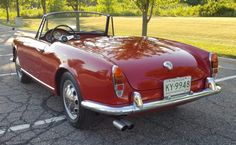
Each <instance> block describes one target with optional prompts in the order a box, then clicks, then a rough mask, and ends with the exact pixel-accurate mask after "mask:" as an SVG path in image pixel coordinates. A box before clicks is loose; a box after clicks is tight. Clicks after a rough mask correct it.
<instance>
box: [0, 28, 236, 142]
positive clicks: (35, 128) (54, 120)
mask: <svg viewBox="0 0 236 145" xmlns="http://www.w3.org/2000/svg"><path fill="white" fill-rule="evenodd" d="M20 34H21V35H22V34H23V32H21V31H17V30H16V31H12V30H11V28H9V27H5V26H0V145H14V144H17V145H21V144H22V145H25V144H29V145H51V144H52V145H75V144H81V145H95V144H96V145H99V144H101V145H106V144H108V145H110V144H113V145H115V144H125V145H139V144H140V145H144V144H150V145H151V144H162V145H171V144H173V145H176V144H181V145H184V144H187V145H192V144H193V145H206V144H209V145H230V144H232V145H233V144H236V107H235V106H236V88H235V87H236V60H231V59H225V58H221V59H220V73H219V75H218V83H219V84H220V85H221V86H222V87H223V91H222V92H221V93H220V94H217V95H214V96H210V97H207V98H203V99H201V100H198V101H195V102H192V103H189V104H186V105H183V106H179V107H177V108H175V109H172V110H168V111H162V112H153V113H148V114H143V115H142V116H131V117H129V118H128V120H130V121H132V122H133V123H134V124H135V127H134V129H132V130H127V131H125V132H121V131H119V130H117V129H116V128H114V127H113V125H112V121H113V119H112V118H109V117H106V116H103V115H97V116H95V118H94V121H93V123H92V124H91V127H90V128H89V129H88V130H78V129H75V128H73V127H72V126H70V124H69V123H68V122H67V121H66V120H65V117H64V115H63V109H62V108H63V107H62V101H61V98H60V97H55V96H53V95H52V94H51V93H50V92H49V91H48V90H46V89H45V88H43V87H42V86H41V85H39V84H37V83H35V82H32V83H30V84H21V83H19V82H18V80H17V77H16V74H15V67H14V63H12V62H11V61H10V58H11V57H12V55H11V51H12V50H11V41H12V38H13V37H15V35H20Z"/></svg>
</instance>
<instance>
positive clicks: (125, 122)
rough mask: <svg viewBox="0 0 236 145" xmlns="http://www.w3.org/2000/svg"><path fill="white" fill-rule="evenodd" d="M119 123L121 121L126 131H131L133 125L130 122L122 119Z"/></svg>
mask: <svg viewBox="0 0 236 145" xmlns="http://www.w3.org/2000/svg"><path fill="white" fill-rule="evenodd" d="M121 121H122V122H123V123H124V124H126V125H127V127H128V129H133V128H134V124H133V123H132V122H130V121H128V120H124V119H122V120H121Z"/></svg>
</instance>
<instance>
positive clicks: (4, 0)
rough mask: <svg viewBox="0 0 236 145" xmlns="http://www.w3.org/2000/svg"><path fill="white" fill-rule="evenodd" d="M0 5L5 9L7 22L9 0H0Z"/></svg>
mask: <svg viewBox="0 0 236 145" xmlns="http://www.w3.org/2000/svg"><path fill="white" fill-rule="evenodd" d="M0 7H2V8H4V9H5V10H6V16H7V22H9V20H10V18H9V7H10V0H1V3H0Z"/></svg>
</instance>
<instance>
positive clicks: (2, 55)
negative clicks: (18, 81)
mask: <svg viewBox="0 0 236 145" xmlns="http://www.w3.org/2000/svg"><path fill="white" fill-rule="evenodd" d="M4 56H12V54H3V55H0V57H4Z"/></svg>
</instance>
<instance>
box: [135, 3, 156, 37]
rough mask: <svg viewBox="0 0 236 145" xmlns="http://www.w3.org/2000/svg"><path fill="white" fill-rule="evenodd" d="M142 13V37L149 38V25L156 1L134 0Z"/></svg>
mask: <svg viewBox="0 0 236 145" xmlns="http://www.w3.org/2000/svg"><path fill="white" fill-rule="evenodd" d="M132 1H133V2H134V3H135V4H136V5H137V7H138V8H139V9H140V11H141V12H142V19H143V23H142V36H147V30H148V23H149V21H150V20H151V18H152V15H153V9H154V7H155V5H156V2H157V1H156V0H132Z"/></svg>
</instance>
